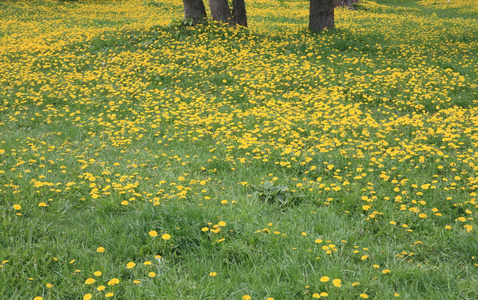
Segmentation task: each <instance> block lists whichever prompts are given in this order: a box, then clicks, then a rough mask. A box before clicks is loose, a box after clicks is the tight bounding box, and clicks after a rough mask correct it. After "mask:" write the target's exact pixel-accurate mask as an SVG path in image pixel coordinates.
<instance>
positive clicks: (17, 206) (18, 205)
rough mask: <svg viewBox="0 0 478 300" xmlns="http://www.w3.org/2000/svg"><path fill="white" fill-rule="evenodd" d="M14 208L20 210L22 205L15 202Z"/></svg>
mask: <svg viewBox="0 0 478 300" xmlns="http://www.w3.org/2000/svg"><path fill="white" fill-rule="evenodd" d="M13 209H14V210H20V209H22V206H21V205H20V204H14V205H13Z"/></svg>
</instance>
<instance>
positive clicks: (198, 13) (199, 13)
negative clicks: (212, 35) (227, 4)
mask: <svg viewBox="0 0 478 300" xmlns="http://www.w3.org/2000/svg"><path fill="white" fill-rule="evenodd" d="M183 4H184V18H185V19H192V20H193V22H194V24H198V23H202V22H204V20H205V19H206V17H207V15H206V7H205V6H204V2H203V1H202V0H183Z"/></svg>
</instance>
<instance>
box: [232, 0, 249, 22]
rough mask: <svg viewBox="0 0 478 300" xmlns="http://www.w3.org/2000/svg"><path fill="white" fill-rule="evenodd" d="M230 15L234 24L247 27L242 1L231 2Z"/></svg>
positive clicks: (244, 6)
mask: <svg viewBox="0 0 478 300" xmlns="http://www.w3.org/2000/svg"><path fill="white" fill-rule="evenodd" d="M232 15H233V18H234V24H237V25H241V26H244V27H247V13H246V4H245V3H244V0H232Z"/></svg>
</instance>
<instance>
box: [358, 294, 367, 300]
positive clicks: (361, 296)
mask: <svg viewBox="0 0 478 300" xmlns="http://www.w3.org/2000/svg"><path fill="white" fill-rule="evenodd" d="M360 298H362V299H368V295H367V294H365V293H362V294H360Z"/></svg>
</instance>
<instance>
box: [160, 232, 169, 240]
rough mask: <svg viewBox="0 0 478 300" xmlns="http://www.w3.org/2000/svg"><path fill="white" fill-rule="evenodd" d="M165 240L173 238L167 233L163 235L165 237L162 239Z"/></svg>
mask: <svg viewBox="0 0 478 300" xmlns="http://www.w3.org/2000/svg"><path fill="white" fill-rule="evenodd" d="M161 238H162V239H163V240H165V241H167V240H169V239H170V238H171V236H170V235H169V234H167V233H165V234H163V236H162V237H161Z"/></svg>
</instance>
